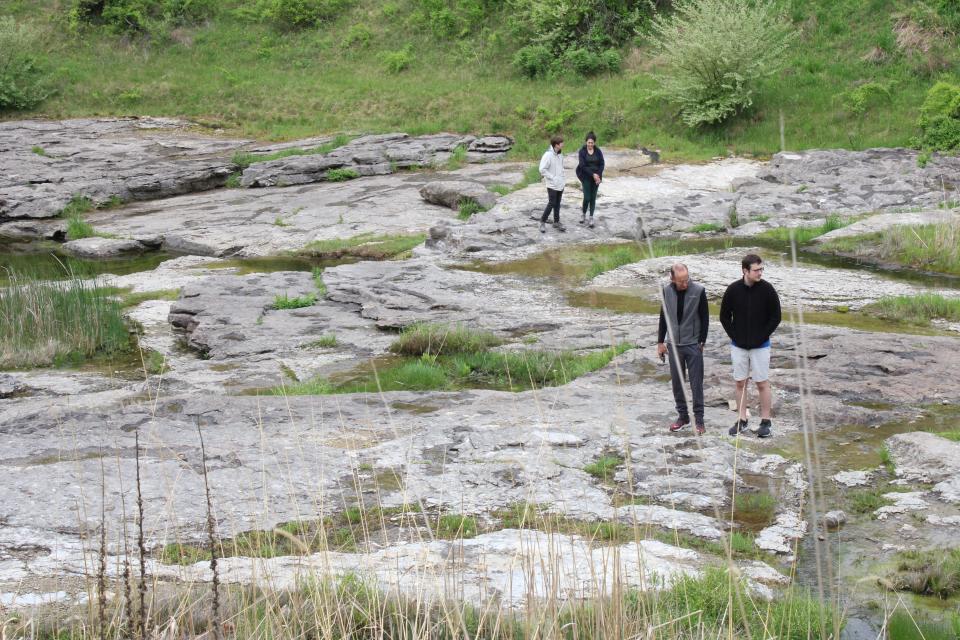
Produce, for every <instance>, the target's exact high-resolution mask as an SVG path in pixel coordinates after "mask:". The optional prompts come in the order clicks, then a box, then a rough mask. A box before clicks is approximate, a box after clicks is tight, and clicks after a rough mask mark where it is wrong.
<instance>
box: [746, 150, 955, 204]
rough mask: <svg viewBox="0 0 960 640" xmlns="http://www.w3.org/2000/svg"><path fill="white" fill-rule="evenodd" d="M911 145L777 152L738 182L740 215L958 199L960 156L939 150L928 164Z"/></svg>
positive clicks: (929, 202)
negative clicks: (922, 164)
mask: <svg viewBox="0 0 960 640" xmlns="http://www.w3.org/2000/svg"><path fill="white" fill-rule="evenodd" d="M918 153H919V152H917V151H915V150H912V149H867V150H865V151H847V150H844V149H814V150H810V151H803V152H793V151H785V152H781V153H777V154H775V155H774V156H773V158H772V159H771V160H770V162H769V163H767V164H766V165H763V166H762V168H761V169H760V170H759V171H758V173H757V176H756V179H755V180H752V181H742V182H739V183H738V184H737V195H738V200H737V213H738V214H743V215H745V217H747V218H749V217H753V216H754V215H759V214H765V215H767V214H778V213H782V214H790V213H808V212H823V213H833V212H847V213H855V212H866V211H878V210H883V209H892V208H902V207H924V208H935V207H936V206H937V204H938V203H940V202H942V201H943V200H944V199H946V200H948V201H949V200H957V183H958V182H960V159H958V158H956V157H953V156H946V155H940V154H936V155H934V156H933V158H932V159H931V161H930V162H928V163H927V165H926V166H925V167H923V168H920V167H918V166H917V155H918Z"/></svg>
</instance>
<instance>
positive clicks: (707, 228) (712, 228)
mask: <svg viewBox="0 0 960 640" xmlns="http://www.w3.org/2000/svg"><path fill="white" fill-rule="evenodd" d="M725 230H726V227H724V226H723V225H722V224H717V223H716V222H702V223H700V224H695V225H693V226H692V227H690V231H691V232H692V233H714V232H716V231H725Z"/></svg>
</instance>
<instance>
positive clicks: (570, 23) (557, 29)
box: [510, 0, 652, 56]
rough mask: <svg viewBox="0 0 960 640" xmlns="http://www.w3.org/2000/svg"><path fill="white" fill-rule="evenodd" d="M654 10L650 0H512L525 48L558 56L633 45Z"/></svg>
mask: <svg viewBox="0 0 960 640" xmlns="http://www.w3.org/2000/svg"><path fill="white" fill-rule="evenodd" d="M651 6H652V5H651V3H649V2H647V1H646V0H613V1H611V0H578V2H556V0H511V1H510V8H511V12H512V16H511V18H512V19H511V28H512V31H513V35H514V37H515V38H517V39H518V40H519V42H520V43H521V44H523V45H530V44H538V45H543V46H544V47H546V48H547V50H548V51H550V52H551V53H553V54H555V55H557V56H560V55H562V54H563V53H564V52H565V51H568V50H570V49H575V48H584V49H587V50H589V51H592V52H594V53H599V52H601V51H606V50H607V49H610V48H615V47H619V46H621V45H623V44H625V43H627V42H628V41H630V39H631V38H633V37H634V36H635V35H636V34H637V28H638V27H639V26H640V24H641V23H642V21H643V20H644V18H646V17H647V16H648V15H649V13H650V11H651Z"/></svg>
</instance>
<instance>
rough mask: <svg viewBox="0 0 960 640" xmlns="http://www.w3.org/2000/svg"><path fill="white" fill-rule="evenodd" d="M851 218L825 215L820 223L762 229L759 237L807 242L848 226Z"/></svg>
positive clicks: (800, 243) (798, 242)
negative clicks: (825, 217) (845, 218)
mask: <svg viewBox="0 0 960 640" xmlns="http://www.w3.org/2000/svg"><path fill="white" fill-rule="evenodd" d="M851 222H852V220H850V219H847V220H844V219H843V218H841V217H840V216H838V215H836V214H832V215H829V216H827V219H826V220H824V222H823V223H822V224H818V225H813V226H807V227H778V228H776V229H769V230H767V231H764V232H763V233H762V234H760V235H761V237H764V238H772V239H773V240H779V241H780V242H790V241H791V239H792V240H795V241H796V243H797V244H798V245H803V244H808V243H809V242H810V241H811V240H813V239H814V238H819V237H820V236H822V235H823V234H825V233H830V232H831V231H834V230H836V229H842V228H843V227H846V226H848V225H849V224H850V223H851Z"/></svg>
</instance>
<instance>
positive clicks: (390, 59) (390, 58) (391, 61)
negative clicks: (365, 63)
mask: <svg viewBox="0 0 960 640" xmlns="http://www.w3.org/2000/svg"><path fill="white" fill-rule="evenodd" d="M413 60H414V58H413V51H412V50H411V48H410V47H409V46H407V47H406V48H404V49H400V50H398V51H388V52H386V53H384V54H383V66H384V67H386V69H387V71H388V72H390V73H400V72H401V71H403V70H405V69H406V68H407V67H409V66H410V65H411V64H412V63H413Z"/></svg>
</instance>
